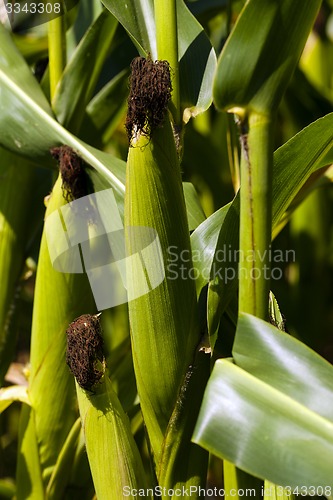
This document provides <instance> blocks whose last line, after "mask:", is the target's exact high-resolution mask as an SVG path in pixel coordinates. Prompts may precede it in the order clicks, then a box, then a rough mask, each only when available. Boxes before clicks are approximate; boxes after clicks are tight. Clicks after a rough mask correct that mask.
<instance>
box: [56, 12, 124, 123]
mask: <svg viewBox="0 0 333 500" xmlns="http://www.w3.org/2000/svg"><path fill="white" fill-rule="evenodd" d="M117 24H118V23H117V21H116V19H115V18H114V17H113V16H112V14H110V12H109V11H107V10H106V9H105V10H104V11H103V12H102V13H101V14H100V16H99V17H98V18H97V20H96V21H95V22H94V23H93V25H92V26H91V27H90V28H89V29H88V31H87V32H86V34H85V35H84V37H83V38H82V40H81V42H80V44H79V45H78V47H77V49H76V51H75V53H74V54H73V57H72V58H71V60H70V62H69V63H68V65H67V66H66V68H65V70H64V73H63V75H62V77H61V80H60V82H59V83H58V86H57V91H56V94H55V97H54V102H53V104H54V106H53V109H54V111H55V114H56V115H57V117H58V120H59V122H60V123H61V124H62V125H63V126H64V127H66V128H67V129H69V130H71V131H73V132H77V131H78V130H79V129H80V125H81V122H82V118H83V115H84V112H85V108H86V105H87V104H88V102H89V100H90V98H91V96H92V93H93V91H94V89H95V86H96V83H97V80H98V77H99V75H100V72H101V70H102V66H103V64H104V62H105V59H106V57H107V55H108V52H109V50H110V45H111V42H112V39H113V36H114V34H115V31H116V28H117Z"/></svg>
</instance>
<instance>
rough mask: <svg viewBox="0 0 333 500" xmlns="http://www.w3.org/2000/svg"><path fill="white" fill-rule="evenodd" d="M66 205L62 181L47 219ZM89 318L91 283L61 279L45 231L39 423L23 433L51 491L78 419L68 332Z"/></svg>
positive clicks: (38, 306) (40, 273) (34, 386)
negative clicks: (34, 443) (82, 316)
mask: <svg viewBox="0 0 333 500" xmlns="http://www.w3.org/2000/svg"><path fill="white" fill-rule="evenodd" d="M65 204H66V200H65V199H64V196H63V191H62V188H61V179H60V177H59V178H58V180H57V182H56V184H55V186H54V188H53V191H52V195H51V197H50V200H49V202H48V206H47V211H46V218H47V217H48V216H49V215H50V214H51V213H52V212H53V211H55V210H57V209H59V208H60V207H61V206H63V205H65ZM83 312H95V311H94V304H93V299H92V295H91V291H90V289H89V284H88V280H87V277H86V276H85V275H83V274H67V273H61V272H58V271H56V270H55V269H54V268H53V267H52V264H51V261H50V256H49V250H48V246H47V240H46V234H45V231H44V232H43V236H42V241H41V247H40V254H39V260H38V267H37V276H36V287H35V298H34V309H33V321H32V337H31V374H30V380H29V397H30V400H31V405H32V409H31V412H30V417H29V419H32V420H33V425H32V424H28V428H27V430H26V432H25V434H24V429H23V428H22V429H21V433H22V435H23V434H24V439H31V437H29V436H28V434H29V432H35V433H36V436H35V438H36V440H37V443H38V452H39V457H40V466H41V469H42V472H43V480H44V485H45V486H46V484H47V482H48V479H49V477H50V475H51V474H52V469H53V467H54V465H55V464H56V462H57V459H58V456H59V453H60V451H61V449H62V446H63V445H64V442H65V440H66V437H67V435H68V433H69V431H70V429H71V428H72V426H73V424H74V421H75V418H76V409H75V388H74V382H73V379H72V377H71V374H70V372H69V369H68V367H67V366H66V362H65V349H66V327H67V326H68V324H69V323H70V322H71V321H73V319H74V318H76V317H77V316H79V315H80V314H82V313H83ZM22 425H23V426H24V425H25V423H24V422H23V423H22ZM29 429H30V430H29ZM30 459H31V458H30V454H29V453H28V450H22V453H21V454H20V455H19V468H20V470H21V471H22V470H24V467H23V465H22V464H20V462H26V463H27V464H28V463H29V461H30ZM25 480H26V481H29V479H28V478H25ZM22 498H23V497H22Z"/></svg>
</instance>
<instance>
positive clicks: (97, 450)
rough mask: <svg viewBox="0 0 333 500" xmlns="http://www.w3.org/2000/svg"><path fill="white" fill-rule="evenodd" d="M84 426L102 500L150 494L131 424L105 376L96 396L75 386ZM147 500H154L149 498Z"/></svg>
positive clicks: (98, 491) (146, 496)
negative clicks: (137, 491) (142, 492)
mask: <svg viewBox="0 0 333 500" xmlns="http://www.w3.org/2000/svg"><path fill="white" fill-rule="evenodd" d="M76 390H77V396H78V402H79V409H80V415H81V422H82V427H83V432H84V439H85V443H86V448H87V454H88V459H89V465H90V469H91V472H92V476H93V481H94V486H95V491H96V496H97V498H99V499H100V500H104V499H105V500H118V499H119V498H123V497H124V496H126V497H128V498H137V495H133V494H132V493H131V492H132V491H134V490H139V489H142V490H144V491H145V493H147V485H146V479H145V472H144V468H143V464H142V461H141V457H140V454H139V451H138V449H137V446H136V443H135V441H134V438H133V435H132V432H131V427H130V422H129V419H128V417H127V415H126V414H125V412H124V410H123V408H122V406H121V404H120V402H119V400H118V398H117V396H116V394H115V392H114V390H113V389H112V385H111V382H110V380H109V379H108V377H107V376H106V375H104V376H103V377H102V379H101V381H100V382H99V383H98V384H97V386H95V387H94V392H91V391H86V390H84V389H82V388H81V387H80V386H79V385H78V384H77V383H76ZM145 498H152V497H151V496H150V495H149V494H146V495H145Z"/></svg>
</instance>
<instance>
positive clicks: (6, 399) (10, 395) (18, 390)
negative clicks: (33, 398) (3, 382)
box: [0, 385, 30, 413]
mask: <svg viewBox="0 0 333 500" xmlns="http://www.w3.org/2000/svg"><path fill="white" fill-rule="evenodd" d="M14 401H20V402H21V403H25V404H27V405H30V400H29V396H28V391H27V387H25V386H23V385H11V386H10V387H3V388H2V389H0V413H2V412H3V411H4V410H5V409H6V408H8V406H10V405H11V404H12V403H14Z"/></svg>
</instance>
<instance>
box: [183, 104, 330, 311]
mask: <svg viewBox="0 0 333 500" xmlns="http://www.w3.org/2000/svg"><path fill="white" fill-rule="evenodd" d="M332 127H333V113H330V114H329V115H326V116H325V117H323V118H320V119H319V120H317V121H316V122H314V123H312V124H311V125H309V126H308V127H306V128H305V129H303V130H302V131H301V132H299V133H298V134H296V135H295V136H294V137H292V138H291V139H290V140H289V141H288V142H286V143H285V144H284V145H283V146H281V147H280V148H279V149H278V150H277V151H276V152H275V153H274V169H273V234H274V228H275V227H277V225H278V223H279V221H280V219H281V217H282V216H283V214H284V212H285V211H286V210H287V208H288V207H289V205H290V204H291V203H292V201H293V199H294V198H295V196H296V195H297V193H298V192H299V191H300V189H301V188H302V186H303V185H304V184H305V182H306V180H307V179H308V178H309V176H310V175H311V173H312V172H314V171H315V170H317V169H319V168H321V167H323V166H325V165H328V164H330V163H332V162H333V138H332V133H331V130H332ZM238 224H239V195H237V196H236V197H235V199H234V201H233V202H232V203H231V204H230V205H228V206H226V207H223V208H222V209H220V210H219V211H218V212H216V213H215V214H213V215H212V216H211V217H209V218H208V219H206V220H205V221H204V222H203V223H202V224H201V225H200V226H199V227H198V228H197V229H196V230H195V231H194V233H193V234H192V236H191V241H192V252H193V255H197V256H198V258H196V259H194V267H195V269H196V270H197V274H198V275H199V281H198V285H197V290H200V289H201V287H202V286H204V285H205V284H206V283H208V282H209V281H211V280H212V285H211V286H212V288H214V291H215V293H217V294H218V295H219V297H220V303H221V304H220V307H221V309H220V311H219V313H221V311H222V309H224V308H225V307H226V306H227V302H228V300H229V299H230V297H231V296H232V293H233V292H234V290H235V288H236V287H237V279H236V274H235V275H234V272H233V271H235V272H236V269H237V253H235V252H236V251H237V250H238ZM208 269H210V270H211V274H210V275H208V273H207V270H208ZM214 276H215V280H214V279H213V278H214Z"/></svg>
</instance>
